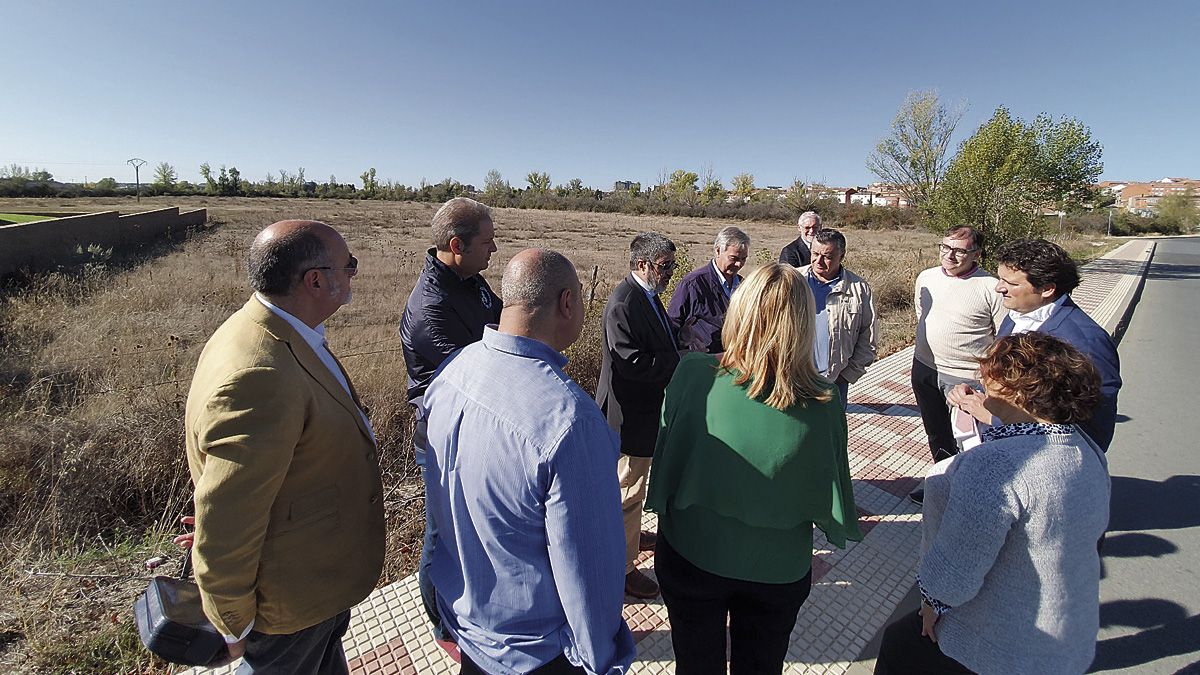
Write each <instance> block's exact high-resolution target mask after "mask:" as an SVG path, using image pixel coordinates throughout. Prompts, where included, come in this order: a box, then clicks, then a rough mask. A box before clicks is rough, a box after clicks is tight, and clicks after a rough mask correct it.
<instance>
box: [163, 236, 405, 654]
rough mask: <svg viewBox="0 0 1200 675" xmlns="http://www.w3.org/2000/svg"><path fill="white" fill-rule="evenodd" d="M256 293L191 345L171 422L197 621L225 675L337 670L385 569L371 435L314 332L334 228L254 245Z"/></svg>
mask: <svg viewBox="0 0 1200 675" xmlns="http://www.w3.org/2000/svg"><path fill="white" fill-rule="evenodd" d="M248 266H249V272H250V285H251V287H253V288H254V291H255V292H254V295H253V296H252V297H251V298H250V300H249V301H248V302H246V304H245V305H244V306H243V307H242V308H241V309H239V310H238V311H237V312H235V313H234V314H233V315H232V316H230V317H229V318H228V319H227V320H226V321H225V323H223V324H222V325H221V327H220V328H218V329H217V331H216V333H214V334H213V336H212V337H211V338H210V339H209V341H208V344H206V345H205V346H204V351H203V352H202V353H201V354H200V361H199V363H198V364H197V365H196V372H195V375H194V376H193V379H192V386H191V390H190V391H189V392H188V400H187V410H186V416H185V419H184V432H185V441H186V445H187V459H188V469H189V470H190V472H191V476H192V482H193V483H194V484H195V488H196V491H195V497H194V501H195V507H196V533H195V542H194V545H193V547H192V558H193V560H194V561H195V570H196V583H197V584H198V586H199V587H200V597H201V600H202V602H203V606H204V613H205V615H206V616H207V617H208V618H209V620H210V621H212V623H213V625H214V626H215V627H216V628H217V630H218V631H220V632H221V634H223V635H224V636H225V641H226V642H227V643H229V653H230V655H231V656H232V657H234V658H236V657H238V656H243V663H242V666H241V668H239V670H238V672H239V673H345V672H347V664H346V655H345V652H343V651H342V643H341V638H342V635H343V634H345V632H346V627H347V626H348V625H349V621H350V608H351V607H353V606H354V605H356V604H357V603H358V602H359V601H361V600H362V599H363V598H365V597H367V595H368V594H369V593H370V592H371V590H372V589H374V587H375V583H376V582H377V581H378V579H379V574H380V572H381V571H382V569H383V549H384V528H383V500H382V496H383V495H382V493H383V488H382V484H381V482H380V475H379V462H378V457H377V454H376V453H377V449H376V445H375V435H374V432H373V431H372V429H371V424H370V422H369V421H368V420H367V416H366V413H365V412H364V410H363V407H362V405H361V403H360V401H359V399H358V395H357V394H356V393H355V390H354V385H353V384H352V383H351V382H350V376H349V375H348V374H347V373H346V371H345V370H344V369H343V368H342V367H341V364H340V363H339V362H338V360H337V358H335V357H334V355H333V353H332V352H330V351H329V347H328V345H327V344H326V343H325V327H324V322H325V320H326V319H328V318H329V317H330V316H332V315H333V313H334V312H336V311H337V310H338V308H339V307H341V306H342V305H344V304H347V303H348V302H350V295H351V291H350V286H351V280H352V279H353V278H354V276H355V275H356V274H357V273H358V260H357V259H356V258H355V257H354V256H353V255H351V254H350V249H349V248H348V247H347V245H346V242H345V240H343V239H342V237H341V235H339V234H338V233H337V231H336V230H334V229H333V228H332V227H330V226H328V225H326V224H325V223H320V222H316V221H311V220H285V221H281V222H278V223H275V224H274V225H271V226H270V227H268V228H266V229H265V230H263V231H262V232H260V233H259V235H258V236H257V237H256V238H255V239H254V243H253V244H251V246H250V252H249V256H248Z"/></svg>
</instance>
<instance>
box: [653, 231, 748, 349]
mask: <svg viewBox="0 0 1200 675" xmlns="http://www.w3.org/2000/svg"><path fill="white" fill-rule="evenodd" d="M749 252H750V237H749V236H748V235H747V234H746V233H745V232H743V231H741V230H740V229H738V228H736V227H733V226H732V225H731V226H729V227H726V228H724V229H722V230H721V231H720V232H718V233H717V239H716V241H715V242H713V258H712V262H710V263H709V264H707V265H704V266H703V267H701V268H699V269H696V270H693V271H692V272H691V273H690V274H688V275H687V276H686V277H684V278H683V279H681V280H680V281H679V285H678V286H676V287H675V293H674V294H673V295H672V296H671V304H670V306H669V307H668V308H667V316H668V317H669V318H670V319H671V324H672V326H673V327H674V328H675V330H676V331H677V332H678V333H679V336H680V345H679V346H680V347H681V348H683V349H687V350H689V351H693V352H707V353H709V354H719V353H721V352H722V351H724V348H723V347H722V346H721V325H722V324H723V323H725V311H726V310H727V309H729V297H730V296H731V295H733V291H734V289H735V288H737V287H738V284H740V283H741V282H742V277H741V275H739V274H738V270H740V269H742V266H743V265H745V264H746V256H747V255H748V254H749Z"/></svg>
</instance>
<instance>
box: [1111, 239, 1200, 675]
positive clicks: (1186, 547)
mask: <svg viewBox="0 0 1200 675" xmlns="http://www.w3.org/2000/svg"><path fill="white" fill-rule="evenodd" d="M1120 354H1121V376H1122V378H1123V379H1124V381H1125V384H1124V387H1123V388H1122V389H1121V395H1120V399H1119V413H1120V416H1119V417H1118V422H1119V423H1118V425H1117V432H1116V437H1115V439H1114V440H1113V444H1112V447H1111V448H1110V449H1109V452H1108V459H1109V472H1110V474H1111V475H1112V518H1111V521H1110V523H1109V535H1108V540H1107V542H1106V544H1105V547H1104V559H1103V562H1104V579H1103V580H1102V581H1101V584H1100V601H1101V605H1100V623H1101V629H1100V636H1099V643H1098V644H1097V649H1096V662H1095V663H1094V664H1093V666H1092V672H1129V673H1133V672H1136V673H1177V672H1188V673H1200V405H1197V403H1198V400H1197V399H1198V396H1197V392H1200V239H1192V238H1189V239H1169V240H1162V241H1160V242H1159V243H1158V248H1157V250H1156V252H1155V254H1154V259H1153V262H1152V265H1151V267H1150V270H1149V274H1148V276H1147V278H1146V285H1145V288H1144V290H1143V292H1142V298H1141V301H1140V302H1139V303H1138V305H1137V307H1136V308H1135V310H1134V313H1133V317H1132V319H1131V320H1130V323H1129V328H1128V330H1127V331H1126V333H1125V335H1124V337H1123V339H1122V340H1121V344H1120Z"/></svg>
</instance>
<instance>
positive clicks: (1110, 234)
mask: <svg viewBox="0 0 1200 675" xmlns="http://www.w3.org/2000/svg"><path fill="white" fill-rule="evenodd" d="M1112 213H1113V209H1112V207H1111V206H1110V207H1109V208H1108V236H1110V237H1111V236H1112Z"/></svg>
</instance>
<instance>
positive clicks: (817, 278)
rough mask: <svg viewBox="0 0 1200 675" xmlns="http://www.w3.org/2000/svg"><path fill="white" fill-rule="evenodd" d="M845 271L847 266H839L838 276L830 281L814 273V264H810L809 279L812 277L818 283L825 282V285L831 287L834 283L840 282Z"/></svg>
mask: <svg viewBox="0 0 1200 675" xmlns="http://www.w3.org/2000/svg"><path fill="white" fill-rule="evenodd" d="M845 271H846V268H845V267H839V268H838V273H837V276H836V277H834V278H832V279H830V280H829V281H821V278H820V277H818V276H817V275H816V274H814V273H813V269H812V265H809V267H808V278H809V279H812V280H813V281H815V282H817V283H818V284H824V285H825V286H829V287H830V288H832V287H833V285H834V284H836V283H837V282H839V281H841V280H842V274H843V273H844V272H845Z"/></svg>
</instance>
